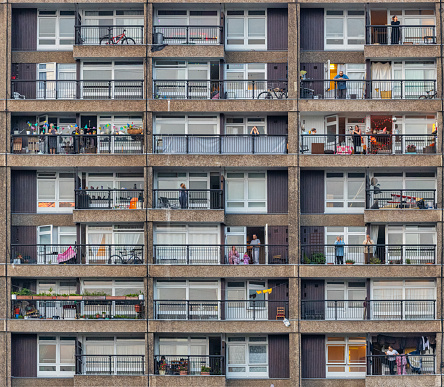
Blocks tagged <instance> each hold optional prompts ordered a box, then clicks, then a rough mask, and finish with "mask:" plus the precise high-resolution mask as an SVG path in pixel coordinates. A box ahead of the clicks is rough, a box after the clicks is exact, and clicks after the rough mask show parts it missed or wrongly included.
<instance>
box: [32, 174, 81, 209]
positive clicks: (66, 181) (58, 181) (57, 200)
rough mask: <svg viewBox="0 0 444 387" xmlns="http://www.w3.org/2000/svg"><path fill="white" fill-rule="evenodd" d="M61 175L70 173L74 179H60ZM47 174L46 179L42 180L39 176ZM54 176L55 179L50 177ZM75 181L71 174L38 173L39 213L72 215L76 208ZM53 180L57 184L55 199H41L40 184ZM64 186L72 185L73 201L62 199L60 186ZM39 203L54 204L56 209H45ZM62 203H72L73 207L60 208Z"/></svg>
mask: <svg viewBox="0 0 444 387" xmlns="http://www.w3.org/2000/svg"><path fill="white" fill-rule="evenodd" d="M61 173H69V174H72V175H73V177H72V178H67V177H60V174H61ZM42 174H46V175H47V177H46V178H40V179H39V175H40V176H42ZM50 174H52V176H53V177H51V176H49V175H50ZM74 179H75V176H74V174H73V173H70V172H38V173H37V213H71V212H72V211H73V209H74V206H75V196H74ZM49 180H53V181H54V182H55V192H54V199H39V189H38V188H39V182H41V181H49ZM62 184H64V185H65V184H71V185H72V188H73V189H72V201H71V202H70V201H69V199H60V186H61V185H62ZM39 203H54V207H43V206H39ZM60 203H71V204H72V206H71V207H60V206H59V204H60Z"/></svg>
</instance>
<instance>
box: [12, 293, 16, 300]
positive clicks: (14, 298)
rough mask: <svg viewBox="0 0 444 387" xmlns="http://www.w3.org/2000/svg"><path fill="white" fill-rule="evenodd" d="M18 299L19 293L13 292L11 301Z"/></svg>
mask: <svg viewBox="0 0 444 387" xmlns="http://www.w3.org/2000/svg"><path fill="white" fill-rule="evenodd" d="M16 299H17V292H12V293H11V300H16Z"/></svg>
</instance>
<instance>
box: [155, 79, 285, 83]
mask: <svg viewBox="0 0 444 387" xmlns="http://www.w3.org/2000/svg"><path fill="white" fill-rule="evenodd" d="M153 82H252V83H254V82H288V79H153Z"/></svg>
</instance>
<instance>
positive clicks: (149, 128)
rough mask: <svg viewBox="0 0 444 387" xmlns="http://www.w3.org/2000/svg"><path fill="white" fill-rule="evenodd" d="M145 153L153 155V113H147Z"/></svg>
mask: <svg viewBox="0 0 444 387" xmlns="http://www.w3.org/2000/svg"><path fill="white" fill-rule="evenodd" d="M144 128H145V152H146V153H153V113H152V112H145V123H144Z"/></svg>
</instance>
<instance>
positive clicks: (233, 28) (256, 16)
mask: <svg viewBox="0 0 444 387" xmlns="http://www.w3.org/2000/svg"><path fill="white" fill-rule="evenodd" d="M266 20H267V12H266V10H249V11H242V10H228V11H227V12H226V31H227V34H226V47H227V50H245V49H249V50H266V49H267V23H266Z"/></svg>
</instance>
